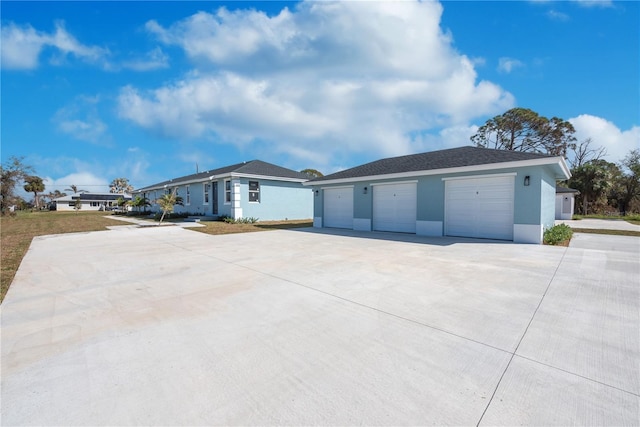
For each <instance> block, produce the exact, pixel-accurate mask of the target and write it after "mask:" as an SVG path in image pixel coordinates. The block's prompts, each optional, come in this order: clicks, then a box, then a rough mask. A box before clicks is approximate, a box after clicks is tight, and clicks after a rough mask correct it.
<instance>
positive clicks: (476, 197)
mask: <svg viewBox="0 0 640 427" xmlns="http://www.w3.org/2000/svg"><path fill="white" fill-rule="evenodd" d="M513 191H514V177H513V176H499V177H486V178H485V177H483V178H471V179H454V180H447V181H445V234H446V235H447V236H463V237H481V238H487V239H500V240H513Z"/></svg>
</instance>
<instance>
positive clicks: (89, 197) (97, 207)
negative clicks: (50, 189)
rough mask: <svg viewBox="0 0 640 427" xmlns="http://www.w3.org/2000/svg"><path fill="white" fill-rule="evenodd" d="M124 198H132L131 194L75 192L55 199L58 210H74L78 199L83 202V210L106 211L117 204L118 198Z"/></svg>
mask: <svg viewBox="0 0 640 427" xmlns="http://www.w3.org/2000/svg"><path fill="white" fill-rule="evenodd" d="M119 198H123V199H124V200H131V195H130V194H116V193H74V194H71V195H68V196H63V197H58V198H57V199H54V200H53V202H54V203H55V208H56V210H58V211H72V210H74V209H75V205H76V200H80V202H81V203H82V208H81V209H80V210H81V211H83V212H86V211H104V210H108V209H109V208H112V207H115V206H117V203H116V200H118V199H119Z"/></svg>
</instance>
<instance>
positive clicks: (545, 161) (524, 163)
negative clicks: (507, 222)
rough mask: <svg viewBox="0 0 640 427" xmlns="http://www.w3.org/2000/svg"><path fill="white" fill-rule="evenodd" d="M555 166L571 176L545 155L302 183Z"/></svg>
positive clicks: (559, 162)
mask: <svg viewBox="0 0 640 427" xmlns="http://www.w3.org/2000/svg"><path fill="white" fill-rule="evenodd" d="M545 165H549V166H553V167H554V171H555V173H556V179H559V180H565V179H569V178H571V172H570V171H569V167H568V166H567V163H566V161H565V160H564V158H563V157H560V156H558V157H544V158H540V159H529V160H517V161H512V162H501V163H486V164H482V165H473V166H460V167H455V168H440V169H427V170H419V171H412V172H399V173H391V174H383V175H367V176H360V177H353V178H340V179H326V180H317V181H316V180H313V181H307V182H303V183H302V185H305V186H314V185H327V184H345V183H351V182H359V181H371V180H380V179H402V178H414V177H418V176H426V175H443V174H452V173H465V172H476V171H478V172H481V171H487V170H491V169H511V168H516V167H517V168H521V167H528V166H545Z"/></svg>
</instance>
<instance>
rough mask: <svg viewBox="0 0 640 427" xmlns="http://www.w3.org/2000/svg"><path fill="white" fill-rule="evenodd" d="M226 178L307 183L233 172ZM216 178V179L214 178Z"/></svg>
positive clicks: (298, 179) (278, 177)
mask: <svg viewBox="0 0 640 427" xmlns="http://www.w3.org/2000/svg"><path fill="white" fill-rule="evenodd" d="M227 176H230V177H232V178H253V179H266V180H269V181H286V182H300V183H305V182H306V181H308V180H307V179H302V178H286V177H282V176H271V175H253V174H248V173H235V172H231V173H230V174H228V175H227ZM216 178H218V177H217V176H216Z"/></svg>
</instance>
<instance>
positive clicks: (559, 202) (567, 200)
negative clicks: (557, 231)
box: [556, 187, 580, 219]
mask: <svg viewBox="0 0 640 427" xmlns="http://www.w3.org/2000/svg"><path fill="white" fill-rule="evenodd" d="M578 194H580V192H579V191H578V190H574V189H573V188H565V187H556V219H571V218H572V217H573V212H574V209H575V205H576V195H578Z"/></svg>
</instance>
